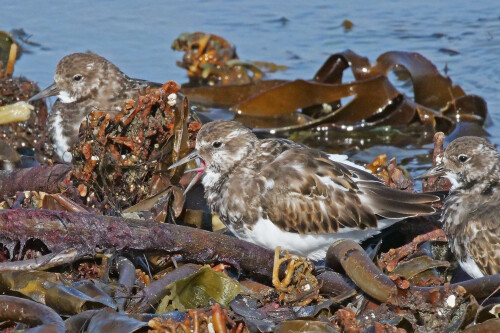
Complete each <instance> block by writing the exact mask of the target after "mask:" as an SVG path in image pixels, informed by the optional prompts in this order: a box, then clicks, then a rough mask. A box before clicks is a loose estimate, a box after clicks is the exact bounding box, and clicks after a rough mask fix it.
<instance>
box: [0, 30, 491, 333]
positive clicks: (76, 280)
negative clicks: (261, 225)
mask: <svg viewBox="0 0 500 333" xmlns="http://www.w3.org/2000/svg"><path fill="white" fill-rule="evenodd" d="M207 36H208V37H207ZM174 45H175V47H176V48H178V49H180V50H185V51H188V52H190V54H189V55H187V56H186V57H185V58H184V59H183V63H182V66H183V67H186V68H188V70H189V71H190V74H189V76H190V84H189V85H187V86H182V87H181V86H179V85H177V84H176V83H175V82H173V81H169V82H167V83H165V84H164V85H163V86H162V87H161V88H157V89H154V88H148V89H146V90H145V91H144V92H143V93H141V94H139V96H138V97H137V98H136V99H135V100H128V101H127V102H126V103H125V104H124V105H123V107H122V111H121V112H120V113H119V114H118V115H117V116H116V117H110V115H109V114H107V113H106V112H104V111H105V110H96V111H94V112H93V113H91V114H90V116H89V117H88V118H87V119H86V120H85V121H84V122H83V123H82V126H81V128H80V133H79V136H80V140H79V143H78V145H77V146H75V147H73V148H72V150H71V153H72V155H73V163H72V165H66V164H52V163H45V164H42V165H38V166H34V167H31V168H24V169H14V170H8V171H0V197H1V198H2V199H3V202H1V203H0V207H1V208H2V209H0V291H1V292H2V294H4V295H5V296H0V319H1V320H0V322H1V323H0V331H5V332H10V331H12V330H14V329H16V330H21V329H27V330H30V331H31V330H36V331H38V332H64V331H66V332H107V333H112V332H271V331H274V332H311V331H314V332H365V331H366V332H372V331H374V332H398V333H399V332H401V333H402V332H429V331H436V332H457V331H462V330H463V331H465V332H479V331H488V330H489V331H498V330H499V329H500V318H499V313H500V312H499V311H498V304H499V301H498V298H497V297H495V296H498V286H499V285H500V276H498V275H492V276H487V277H484V278H480V279H472V280H466V279H464V278H463V276H462V277H461V274H463V272H461V270H460V268H458V265H457V262H456V259H455V258H454V257H453V255H452V254H451V253H450V251H449V250H448V246H447V243H446V237H445V235H444V233H443V231H442V230H441V229H440V224H439V222H438V221H437V217H435V216H430V217H419V218H412V219H408V220H406V221H404V222H402V223H399V224H398V225H397V226H396V227H395V228H392V229H391V230H390V231H389V232H390V234H385V233H383V234H382V235H381V239H382V240H383V242H382V245H381V244H380V242H379V241H378V240H379V239H373V240H372V241H370V242H367V243H365V244H363V246H364V247H361V246H360V245H359V244H357V243H355V242H353V241H350V240H342V241H339V242H336V243H334V244H332V245H331V247H330V248H329V250H328V253H327V257H326V259H325V262H311V261H310V260H308V259H305V258H300V257H296V256H293V255H290V254H289V253H288V252H287V251H286V249H283V251H281V250H280V249H279V248H278V249H276V250H275V251H274V252H273V251H269V250H267V249H264V248H261V247H259V246H257V245H254V244H251V243H248V242H245V241H242V240H239V239H237V238H235V237H232V236H231V235H227V234H226V233H224V232H223V231H221V230H219V231H212V230H215V229H217V228H218V227H217V226H216V224H215V223H216V221H217V218H216V217H212V216H211V215H210V214H209V212H208V211H207V209H206V207H205V208H204V207H203V205H199V204H198V203H199V202H202V201H203V200H202V198H201V194H200V193H199V192H196V191H195V189H193V191H192V192H194V193H190V195H187V196H186V195H185V194H184V188H185V187H186V185H187V184H188V183H189V182H190V180H191V178H192V176H191V175H190V174H185V173H184V171H185V170H184V169H183V167H177V168H174V169H172V170H168V167H169V166H170V165H171V164H172V163H175V162H176V161H179V160H180V159H181V158H183V157H184V156H185V155H187V154H188V153H189V151H190V150H191V149H192V148H193V147H194V143H195V139H196V134H197V131H198V130H199V129H200V127H201V122H200V120H199V118H198V117H197V114H195V113H193V114H191V113H190V104H189V103H194V104H196V103H199V104H203V105H206V106H209V107H216V106H217V107H221V106H222V107H227V108H231V109H232V110H235V113H236V116H237V117H239V119H241V120H244V121H245V122H246V123H251V124H257V123H259V124H261V125H263V126H262V127H261V129H260V130H261V131H264V132H267V134H270V133H271V132H273V133H276V132H281V133H282V134H284V133H285V132H287V133H290V135H296V133H297V132H296V131H297V130H303V129H305V128H314V129H315V131H324V132H326V129H330V132H332V131H335V132H336V133H344V134H345V135H352V136H353V137H356V135H362V136H363V137H365V136H364V135H374V136H375V135H376V134H374V133H377V132H376V130H377V129H378V128H380V127H381V126H387V125H389V126H393V127H405V131H407V132H411V131H414V132H419V131H420V132H422V131H427V130H428V131H429V132H430V133H431V134H434V133H435V132H437V131H438V130H444V131H446V133H448V134H449V133H452V132H453V131H454V130H456V129H457V128H458V127H459V126H460V124H461V123H462V122H468V123H474V124H476V125H478V126H482V125H483V124H484V120H485V119H486V117H487V113H486V105H485V102H484V100H482V99H481V98H480V97H478V96H471V95H467V94H466V93H465V92H464V91H463V90H462V89H461V88H460V87H458V86H455V85H453V84H452V83H451V80H450V79H449V78H446V77H443V76H442V75H440V74H439V73H438V72H437V70H436V68H435V67H434V65H432V64H431V63H430V62H429V61H428V60H427V59H425V58H423V57H422V56H420V55H418V54H414V53H405V52H387V53H384V54H383V55H381V56H380V57H379V58H378V59H377V61H376V64H375V65H373V66H372V65H370V64H369V62H368V60H367V59H366V58H363V57H361V56H359V55H356V54H354V53H353V52H350V51H348V52H344V53H339V54H336V55H333V56H332V57H330V58H329V59H328V61H327V62H326V63H325V65H324V66H323V67H322V68H321V69H320V70H319V71H318V73H317V74H316V75H315V76H314V79H313V80H296V81H290V82H288V81H278V80H263V79H262V78H259V80H255V81H252V80H251V81H250V82H246V83H244V84H242V83H241V82H239V81H238V80H239V78H237V80H236V81H233V80H232V79H231V75H227V72H225V71H226V69H224V65H223V64H224V62H226V63H227V62H231V61H232V60H234V59H235V56H236V53H235V51H234V47H232V46H231V45H230V43H227V42H226V41H224V40H222V39H221V38H220V37H217V36H213V35H208V34H203V33H196V34H194V35H184V36H181V37H180V38H179V39H178V40H177V41H176V42H175V43H174ZM195 45H197V46H196V47H195ZM195 51H196V54H194V52H195ZM198 51H199V52H198ZM221 54H222V55H223V56H221V57H219V55H221ZM211 61H213V62H211ZM207 64H208V65H207ZM349 66H350V67H351V69H352V71H353V73H354V77H355V82H350V83H342V72H343V71H344V70H345V69H346V68H348V67H349ZM230 67H231V66H230ZM401 67H404V68H405V69H406V70H407V72H408V73H409V74H410V77H411V80H412V82H413V91H414V96H413V97H412V98H411V97H408V96H406V95H404V94H403V93H401V92H400V91H399V90H398V89H396V88H395V86H394V85H393V84H392V83H391V82H390V81H389V80H388V79H387V73H388V72H389V71H390V70H392V69H394V68H401ZM240 69H241V68H240ZM207 73H208V74H207ZM224 75H226V76H225V78H227V80H226V79H222V77H224ZM235 75H236V76H238V75H237V74H235ZM198 78H201V79H200V80H198ZM205 79H207V80H208V81H204V80H205ZM5 80H14V81H15V80H18V79H10V78H7V79H5ZM14 81H12V82H14ZM195 81H196V82H195ZM5 82H7V81H0V83H1V84H3V86H2V87H10V86H9V85H8V84H6V83H5ZM9 82H10V81H9ZM16 82H25V81H20V80H19V81H16ZM194 83H196V84H197V85H198V86H197V87H193V84H194ZM200 84H202V86H199V85H200ZM211 84H213V86H207V85H211ZM16 87H21V88H23V87H24V88H23V89H17V90H16V89H14V88H12V89H10V90H2V93H3V94H4V95H5V93H4V91H10V92H12V93H11V94H10V95H9V94H7V95H9V96H11V97H9V98H10V99H9V100H8V103H9V104H10V103H12V102H14V101H17V100H27V99H28V98H29V97H30V96H31V95H33V94H35V93H36V92H37V89H36V88H34V86H32V85H31V83H29V81H26V82H25V83H22V85H21V84H20V83H17V85H16ZM346 96H354V97H353V99H352V100H351V101H350V102H348V103H347V104H343V103H342V99H343V98H344V97H346ZM2 98H4V97H2ZM188 99H189V102H188ZM0 101H1V102H2V103H7V102H3V101H4V100H3V99H2V100H0ZM37 110H40V111H38V112H35V113H31V116H30V117H32V118H33V120H31V119H32V118H30V119H29V120H25V123H17V124H14V125H13V124H9V125H3V126H14V127H5V129H6V130H5V131H4V133H5V135H4V138H5V140H7V139H8V140H9V141H7V143H6V145H7V146H8V147H11V148H13V149H14V150H19V149H20V146H19V145H16V142H18V141H16V140H19V138H22V139H26V140H27V142H26V143H25V145H28V147H34V148H35V149H38V148H36V147H39V146H37V144H38V145H40V144H42V142H43V144H45V145H48V142H47V141H46V140H45V139H43V140H42V139H39V137H38V136H37V135H38V134H37V133H42V132H40V131H41V130H40V128H41V127H37V126H38V125H37V124H39V122H42V123H43V122H44V121H45V117H46V106H45V105H44V104H43V105H42V104H40V105H39V106H38V105H37ZM298 110H300V111H301V112H297V111H298ZM20 124H21V125H20ZM22 124H27V125H22ZM273 124H280V126H279V127H277V126H274V125H273ZM283 124H285V125H283ZM15 126H19V128H21V129H22V128H26V129H27V131H28V132H29V133H30V135H27V136H23V135H25V134H24V133H25V132H23V131H20V130H11V129H15V128H16V127H15ZM23 126H24V127H23ZM292 131H295V132H292ZM373 131H375V132H373ZM14 133H15V135H14ZM33 133H35V134H33ZM360 133H361V134H360ZM35 137H36V139H35ZM432 137H433V138H434V155H433V161H434V163H436V162H437V161H438V160H439V159H440V156H441V154H442V153H443V140H444V138H445V134H444V133H441V132H437V133H435V134H434V135H431V138H432ZM38 140H40V141H38ZM44 140H45V141H44ZM19 142H20V141H19ZM21 146H22V145H21ZM39 154H40V156H42V155H43V154H44V151H40V152H39ZM387 160H388V158H387V156H386V155H380V156H378V157H377V158H376V159H375V160H374V161H373V162H372V163H371V164H369V165H368V166H367V168H369V169H370V170H371V171H372V172H373V173H374V174H375V175H377V176H378V177H379V178H380V179H381V180H382V181H384V183H386V184H387V185H388V186H390V187H392V188H397V189H402V190H405V191H414V183H413V181H412V180H411V178H410V177H409V175H408V173H407V172H406V170H405V169H404V168H402V167H401V166H400V165H398V163H397V161H396V159H395V158H394V157H393V158H390V159H389V162H387ZM41 161H42V162H44V161H45V160H43V159H41ZM448 188H449V184H448V183H446V181H445V180H443V179H428V180H427V181H426V182H425V183H424V189H425V190H427V191H445V190H447V189H448ZM184 204H186V205H185V206H187V207H188V208H189V209H185V208H183V207H184ZM187 225H189V226H187ZM192 225H196V226H197V228H193V227H191V226H192ZM202 229H207V230H202Z"/></svg>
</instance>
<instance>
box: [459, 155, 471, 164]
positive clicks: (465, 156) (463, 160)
mask: <svg viewBox="0 0 500 333" xmlns="http://www.w3.org/2000/svg"><path fill="white" fill-rule="evenodd" d="M458 160H459V161H460V162H461V163H465V162H467V161H468V160H469V156H467V155H464V154H460V155H458Z"/></svg>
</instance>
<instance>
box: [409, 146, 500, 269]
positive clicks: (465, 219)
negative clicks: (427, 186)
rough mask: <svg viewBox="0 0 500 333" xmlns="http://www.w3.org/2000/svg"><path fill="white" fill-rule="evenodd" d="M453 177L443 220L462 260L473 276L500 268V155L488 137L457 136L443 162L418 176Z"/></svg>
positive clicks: (459, 259) (449, 238) (451, 242)
mask: <svg viewBox="0 0 500 333" xmlns="http://www.w3.org/2000/svg"><path fill="white" fill-rule="evenodd" d="M432 176H444V177H446V178H448V179H449V180H450V181H451V183H452V188H451V189H450V195H449V196H448V197H447V198H446V200H445V203H444V206H443V214H442V217H441V220H442V222H443V228H444V231H445V233H446V236H447V238H448V241H449V244H450V248H451V250H452V252H453V253H454V254H455V256H456V257H457V259H458V262H459V263H460V266H461V267H462V268H463V270H464V271H465V272H467V274H469V275H470V276H472V277H474V278H478V277H482V276H484V275H491V274H499V273H500V155H499V154H498V151H497V150H496V149H495V147H493V145H491V144H490V143H489V142H488V141H487V140H485V139H483V138H479V137H474V136H465V137H461V138H458V139H456V140H454V141H452V142H451V143H450V144H449V145H448V147H447V148H446V150H445V152H444V157H443V160H442V163H441V164H438V165H437V166H435V167H433V168H431V169H430V170H428V171H427V172H426V173H425V174H423V175H421V176H419V177H418V178H426V177H432Z"/></svg>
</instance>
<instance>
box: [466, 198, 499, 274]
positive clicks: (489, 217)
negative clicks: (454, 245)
mask: <svg viewBox="0 0 500 333" xmlns="http://www.w3.org/2000/svg"><path fill="white" fill-rule="evenodd" d="M492 206H493V205H489V207H488V205H486V206H485V207H482V208H481V210H480V211H479V210H478V211H475V212H470V214H469V216H468V218H467V225H466V227H465V230H464V233H465V239H468V240H469V242H468V244H467V242H465V244H464V245H465V246H468V248H469V253H470V255H471V257H472V259H474V261H475V262H476V263H477V265H478V266H479V267H480V268H481V269H482V270H483V273H484V274H485V275H493V274H500V219H499V218H498V216H497V215H495V214H492V212H495V211H498V209H497V208H498V206H494V207H492Z"/></svg>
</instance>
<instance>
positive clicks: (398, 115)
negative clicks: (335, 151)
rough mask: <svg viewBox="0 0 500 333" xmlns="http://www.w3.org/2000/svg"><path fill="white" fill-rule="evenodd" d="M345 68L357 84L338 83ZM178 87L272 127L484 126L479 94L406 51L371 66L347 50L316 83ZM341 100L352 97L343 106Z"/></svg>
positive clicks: (328, 64) (242, 118)
mask: <svg viewBox="0 0 500 333" xmlns="http://www.w3.org/2000/svg"><path fill="white" fill-rule="evenodd" d="M348 67H351V70H352V72H353V75H354V77H355V81H354V82H350V83H342V75H343V72H344V70H346V69H347V68H348ZM395 69H398V70H400V69H404V70H405V71H406V72H407V73H408V74H409V77H410V79H411V81H412V83H413V90H414V96H415V98H414V101H413V100H410V99H409V98H408V97H406V96H405V95H404V94H402V93H401V92H399V91H398V90H397V89H396V88H395V87H394V86H393V85H392V83H391V82H390V81H389V80H388V79H387V75H388V73H389V72H391V71H392V70H395ZM398 73H399V72H398ZM183 91H184V92H185V93H186V94H187V95H188V96H189V97H190V100H191V101H192V102H194V103H199V104H203V105H204V106H209V107H218V108H227V109H230V110H232V111H233V112H234V113H235V114H236V119H238V120H240V121H242V122H243V123H245V124H247V125H249V126H252V127H260V128H266V129H267V130H268V131H271V132H276V131H285V130H286V131H289V130H297V129H305V128H310V127H314V126H317V125H319V124H329V125H330V126H331V127H333V128H336V129H339V130H347V131H351V130H361V129H365V130H366V129H369V128H372V127H374V126H382V125H391V126H397V125H407V124H410V123H413V122H418V123H422V124H426V125H429V126H431V127H433V128H435V129H438V130H442V131H446V132H450V131H451V130H453V127H454V124H455V122H457V121H462V120H466V121H469V120H473V121H476V122H478V123H480V124H483V123H484V120H485V118H486V105H485V103H484V101H483V100H482V99H481V98H476V97H469V96H466V95H465V92H464V91H463V90H462V89H461V88H460V87H459V86H456V85H453V84H452V82H451V80H450V79H449V78H448V77H444V76H442V75H441V74H440V73H439V71H438V70H437V68H436V67H435V66H434V65H433V64H432V63H431V62H430V61H429V60H427V59H426V58H424V57H423V56H421V55H420V54H418V53H410V52H398V51H391V52H386V53H384V54H382V55H381V56H379V57H378V59H377V61H376V63H375V64H374V65H373V66H372V65H371V64H370V62H369V60H368V59H367V58H365V57H362V56H359V55H357V54H356V53H354V52H352V51H350V50H347V51H345V52H342V53H337V54H334V55H332V56H330V57H329V59H328V60H327V61H326V62H325V64H324V65H323V66H322V67H321V68H320V69H319V71H318V72H317V73H316V75H315V76H314V80H313V81H306V80H300V79H299V80H295V81H291V82H290V81H278V80H273V81H262V82H259V83H256V84H247V85H228V86H223V87H221V86H218V87H199V88H184V90H183ZM345 98H351V100H350V101H349V102H348V103H347V104H345V105H342V103H341V102H342V100H343V99H345ZM327 104H328V105H330V106H328V105H327ZM325 105H327V106H326V108H327V109H326V111H323V112H320V116H319V117H316V118H314V119H309V120H308V121H305V122H304V121H303V120H304V118H294V117H291V115H293V114H295V113H296V111H298V110H300V109H302V110H304V109H307V108H310V107H318V106H323V107H324V108H325ZM328 108H330V110H328ZM443 108H445V109H443ZM457 114H458V115H459V116H457ZM284 116H286V117H285V118H282V117H284Z"/></svg>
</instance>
